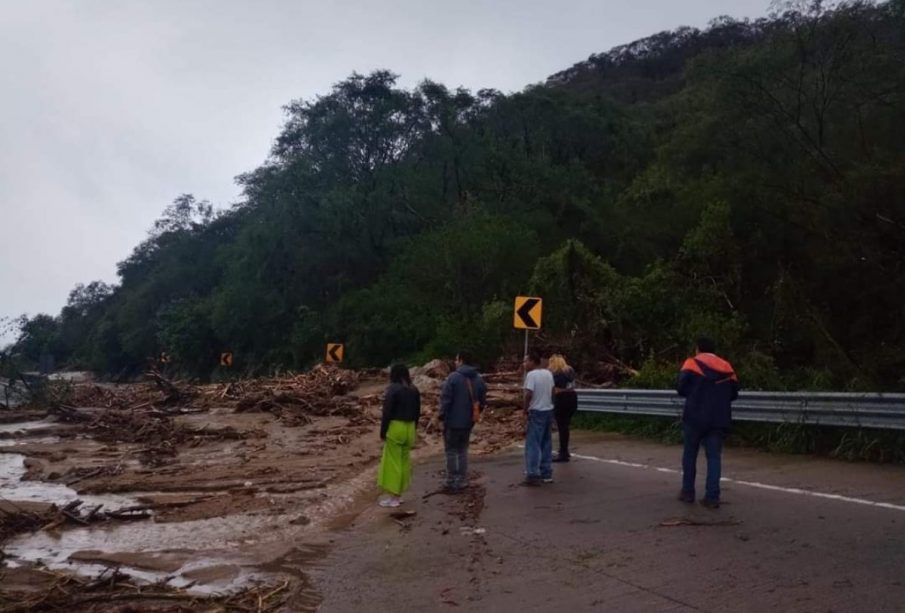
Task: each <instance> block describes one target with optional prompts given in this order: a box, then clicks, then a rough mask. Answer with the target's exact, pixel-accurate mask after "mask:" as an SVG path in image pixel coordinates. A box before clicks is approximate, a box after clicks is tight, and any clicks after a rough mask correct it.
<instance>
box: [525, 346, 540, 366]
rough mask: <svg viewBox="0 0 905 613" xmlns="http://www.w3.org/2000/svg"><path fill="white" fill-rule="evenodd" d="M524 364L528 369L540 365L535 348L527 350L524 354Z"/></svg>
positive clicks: (538, 355)
mask: <svg viewBox="0 0 905 613" xmlns="http://www.w3.org/2000/svg"><path fill="white" fill-rule="evenodd" d="M525 366H526V367H527V368H528V370H534V369H535V368H540V366H541V357H540V352H539V351H537V350H531V351H529V352H528V355H526V356H525Z"/></svg>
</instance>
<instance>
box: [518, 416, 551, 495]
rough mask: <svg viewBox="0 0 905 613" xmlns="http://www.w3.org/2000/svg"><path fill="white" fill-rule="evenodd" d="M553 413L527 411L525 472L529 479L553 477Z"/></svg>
mask: <svg viewBox="0 0 905 613" xmlns="http://www.w3.org/2000/svg"><path fill="white" fill-rule="evenodd" d="M552 430H553V411H528V433H527V435H526V436H525V472H526V473H527V476H528V478H529V479H538V478H541V479H549V478H551V477H553V433H552Z"/></svg>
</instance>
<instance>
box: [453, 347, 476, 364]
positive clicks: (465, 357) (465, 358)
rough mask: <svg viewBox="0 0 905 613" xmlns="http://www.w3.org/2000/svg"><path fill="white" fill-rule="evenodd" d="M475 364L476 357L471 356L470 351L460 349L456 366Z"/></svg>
mask: <svg viewBox="0 0 905 613" xmlns="http://www.w3.org/2000/svg"><path fill="white" fill-rule="evenodd" d="M459 366H474V358H472V357H471V352H470V351H460V352H459V353H457V354H456V367H459Z"/></svg>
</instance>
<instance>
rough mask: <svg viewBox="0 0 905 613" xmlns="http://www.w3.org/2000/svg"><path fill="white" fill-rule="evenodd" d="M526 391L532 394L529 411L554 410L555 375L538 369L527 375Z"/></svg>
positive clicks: (544, 369) (543, 369)
mask: <svg viewBox="0 0 905 613" xmlns="http://www.w3.org/2000/svg"><path fill="white" fill-rule="evenodd" d="M525 389H526V390H528V391H530V392H531V404H529V405H528V410H529V411H552V410H553V373H552V372H550V371H549V370H547V369H546V368H537V369H535V370H532V371H531V372H529V373H528V374H527V375H525Z"/></svg>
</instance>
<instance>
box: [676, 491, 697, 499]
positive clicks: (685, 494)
mask: <svg viewBox="0 0 905 613" xmlns="http://www.w3.org/2000/svg"><path fill="white" fill-rule="evenodd" d="M679 501H680V502H694V494H692V493H691V492H686V491H681V492H679Z"/></svg>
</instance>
